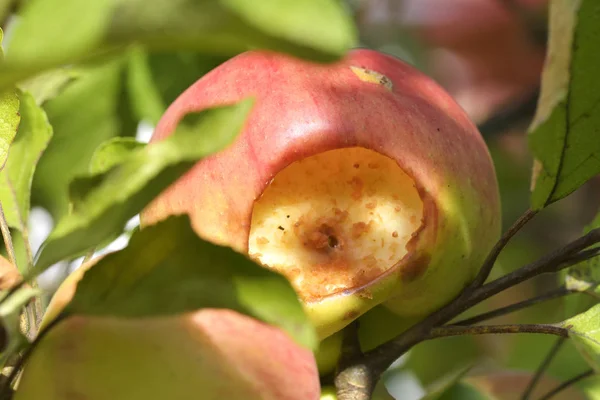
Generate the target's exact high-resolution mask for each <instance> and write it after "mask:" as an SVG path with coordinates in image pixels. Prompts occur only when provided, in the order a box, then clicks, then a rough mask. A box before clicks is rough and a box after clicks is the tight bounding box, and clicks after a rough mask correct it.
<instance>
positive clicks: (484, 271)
mask: <svg viewBox="0 0 600 400" xmlns="http://www.w3.org/2000/svg"><path fill="white" fill-rule="evenodd" d="M537 213H538V212H537V211H534V210H531V209H528V210H527V211H525V213H524V214H523V215H521V216H520V217H519V219H517V221H515V223H514V224H513V225H512V226H511V227H510V228H509V229H508V230H507V231H506V232H505V233H504V235H502V237H501V238H500V240H498V242H497V243H496V245H495V246H494V247H493V248H492V250H491V251H490V253H489V254H488V256H487V258H486V259H485V261H484V262H483V265H482V267H481V269H480V270H479V273H478V274H477V276H476V277H475V279H474V280H473V282H471V284H470V285H469V286H468V287H467V289H465V291H466V292H467V293H468V292H470V291H472V290H474V289H475V288H478V287H480V286H481V285H483V284H484V283H485V281H486V280H487V278H488V276H489V275H490V272H492V269H493V268H494V264H495V263H496V259H498V256H499V255H500V252H501V251H502V249H504V247H505V246H506V245H507V244H508V242H509V241H510V239H512V237H513V236H515V235H516V234H517V232H519V231H520V230H521V228H523V227H524V226H525V224H527V223H528V222H529V221H531V219H532V218H533V217H535V216H536V215H537Z"/></svg>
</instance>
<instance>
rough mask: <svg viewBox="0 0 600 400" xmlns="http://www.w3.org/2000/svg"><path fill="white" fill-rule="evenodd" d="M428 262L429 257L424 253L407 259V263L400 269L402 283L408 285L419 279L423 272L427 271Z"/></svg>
mask: <svg viewBox="0 0 600 400" xmlns="http://www.w3.org/2000/svg"><path fill="white" fill-rule="evenodd" d="M430 261H431V256H429V254H426V253H424V254H421V255H418V256H416V257H411V258H409V259H408V262H406V263H405V264H404V265H402V269H401V271H400V276H401V278H402V281H404V282H407V283H408V282H412V281H414V280H415V279H417V278H419V277H421V276H422V275H423V274H424V273H425V271H427V267H428V266H429V262H430Z"/></svg>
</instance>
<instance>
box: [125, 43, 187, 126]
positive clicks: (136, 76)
mask: <svg viewBox="0 0 600 400" xmlns="http://www.w3.org/2000/svg"><path fill="white" fill-rule="evenodd" d="M174 71H176V70H175V69H174V70H172V72H174ZM177 74H179V71H177ZM127 78H128V79H127V88H128V89H129V91H130V93H131V101H132V106H133V109H134V110H135V112H136V113H137V115H138V116H139V117H140V118H141V119H147V120H149V121H150V122H152V123H153V124H156V123H157V122H158V120H159V119H160V117H161V116H162V115H163V113H164V112H165V110H166V108H167V104H166V103H165V102H164V101H163V99H162V98H161V94H160V93H159V91H158V88H157V87H156V83H155V81H154V77H153V76H152V70H151V68H150V65H149V60H148V53H146V52H145V51H143V50H142V49H140V48H136V49H134V50H133V51H132V52H131V57H130V59H129V69H128V76H127Z"/></svg>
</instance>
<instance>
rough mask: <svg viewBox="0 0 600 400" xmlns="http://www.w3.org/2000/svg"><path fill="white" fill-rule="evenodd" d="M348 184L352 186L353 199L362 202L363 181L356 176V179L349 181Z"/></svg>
mask: <svg viewBox="0 0 600 400" xmlns="http://www.w3.org/2000/svg"><path fill="white" fill-rule="evenodd" d="M348 184H349V185H350V186H352V194H351V196H352V198H353V199H354V200H360V198H361V197H362V191H363V187H364V183H363V181H362V180H361V179H360V178H359V177H358V176H355V177H354V178H352V179H351V180H349V181H348Z"/></svg>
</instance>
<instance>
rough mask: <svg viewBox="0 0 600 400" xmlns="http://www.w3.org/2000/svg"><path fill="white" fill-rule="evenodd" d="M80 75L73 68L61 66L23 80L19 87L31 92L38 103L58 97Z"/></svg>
mask: <svg viewBox="0 0 600 400" xmlns="http://www.w3.org/2000/svg"><path fill="white" fill-rule="evenodd" d="M78 76H79V73H78V71H76V70H73V69H72V68H59V69H54V70H51V71H47V72H44V73H42V74H39V75H36V76H34V77H33V78H31V79H29V80H27V81H25V82H21V83H20V84H19V88H21V89H22V90H23V91H26V92H29V93H31V95H32V96H33V97H34V98H35V101H36V102H37V104H38V105H42V104H44V103H45V102H46V101H48V100H51V99H53V98H55V97H57V96H58V95H59V94H60V93H61V91H62V90H63V89H65V87H66V86H67V85H68V84H69V83H71V82H72V81H73V80H75V79H77V77H78Z"/></svg>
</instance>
